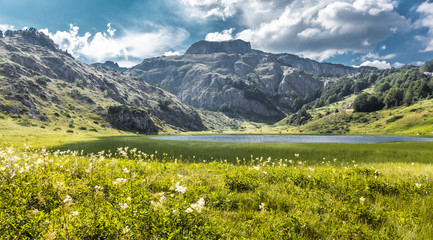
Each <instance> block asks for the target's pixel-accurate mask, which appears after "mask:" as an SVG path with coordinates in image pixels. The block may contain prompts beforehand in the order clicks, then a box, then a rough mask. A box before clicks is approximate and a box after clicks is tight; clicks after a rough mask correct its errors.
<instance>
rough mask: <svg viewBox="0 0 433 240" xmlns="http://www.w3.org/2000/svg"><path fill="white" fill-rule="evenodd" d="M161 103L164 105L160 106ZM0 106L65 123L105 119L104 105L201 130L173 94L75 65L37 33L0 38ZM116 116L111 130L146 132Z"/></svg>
mask: <svg viewBox="0 0 433 240" xmlns="http://www.w3.org/2000/svg"><path fill="white" fill-rule="evenodd" d="M166 99H169V100H170V104H169V106H168V107H166V108H162V107H161V104H160V102H163V101H164V100H166ZM0 105H1V106H0V108H1V109H5V110H7V111H8V112H10V113H19V114H25V115H27V116H29V117H31V118H39V119H45V120H47V121H51V120H52V121H55V120H56V119H59V121H60V119H61V118H62V117H63V116H68V117H67V118H69V119H68V121H74V119H73V118H72V117H71V116H77V117H78V118H80V119H81V118H82V117H83V116H88V117H89V116H91V117H92V118H94V119H100V118H103V119H105V120H109V118H110V117H109V116H110V114H108V107H109V106H113V105H123V106H124V107H128V108H131V107H133V108H134V109H138V110H137V111H143V112H147V113H149V116H150V118H151V119H152V121H153V122H155V123H156V124H157V125H158V126H159V127H162V126H172V127H173V128H176V129H180V130H204V129H205V126H204V125H203V123H202V121H201V118H200V116H199V114H198V113H197V112H196V111H195V110H194V109H192V108H191V107H188V106H186V105H185V104H183V103H182V102H181V101H179V99H177V98H176V96H174V95H173V94H171V93H169V92H167V91H164V90H162V89H160V88H157V87H155V86H151V85H149V84H147V83H146V82H144V81H142V80H140V79H138V78H136V77H132V76H129V75H126V74H123V73H122V72H118V71H115V70H112V69H108V68H105V69H102V68H101V69H96V68H94V67H91V66H89V65H86V64H84V63H81V62H79V61H76V60H75V59H74V58H73V57H72V56H71V55H69V54H68V53H66V52H62V51H60V50H59V49H58V48H57V46H56V45H55V44H54V43H53V42H52V41H51V40H50V39H49V38H48V37H47V36H45V35H43V33H40V32H37V31H18V32H9V33H8V36H6V37H5V38H1V39H0ZM134 113H135V112H134ZM122 114H123V115H122V117H121V118H119V119H124V120H125V121H124V122H123V124H124V126H123V127H122V122H119V121H115V122H114V121H112V122H113V123H115V124H113V126H115V127H118V128H120V129H127V128H130V129H133V127H131V126H135V127H134V128H135V129H136V130H138V131H140V132H141V131H144V132H145V131H147V130H145V129H146V128H145V127H144V125H140V124H139V123H138V122H137V121H138V120H140V119H141V120H143V121H144V120H145V121H147V120H148V119H147V118H140V117H137V116H136V115H131V114H132V113H131V111H129V112H128V111H126V110H125V111H122ZM96 115H98V116H96ZM80 116H81V117H80ZM119 116H120V115H119ZM111 119H112V120H113V118H111ZM75 121H77V120H75ZM80 121H81V120H80ZM143 124H145V125H146V126H151V125H149V124H150V122H147V123H143ZM150 129H152V127H151V128H150Z"/></svg>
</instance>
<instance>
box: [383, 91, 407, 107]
mask: <svg viewBox="0 0 433 240" xmlns="http://www.w3.org/2000/svg"><path fill="white" fill-rule="evenodd" d="M383 102H384V103H385V107H386V108H392V107H397V106H400V105H401V104H402V102H403V92H402V91H401V90H400V89H398V88H391V89H390V90H388V91H387V92H386V94H385V98H384V100H383Z"/></svg>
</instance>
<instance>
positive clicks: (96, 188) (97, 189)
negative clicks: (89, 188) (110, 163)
mask: <svg viewBox="0 0 433 240" xmlns="http://www.w3.org/2000/svg"><path fill="white" fill-rule="evenodd" d="M95 190H96V191H102V190H104V188H103V187H101V186H98V185H96V186H95Z"/></svg>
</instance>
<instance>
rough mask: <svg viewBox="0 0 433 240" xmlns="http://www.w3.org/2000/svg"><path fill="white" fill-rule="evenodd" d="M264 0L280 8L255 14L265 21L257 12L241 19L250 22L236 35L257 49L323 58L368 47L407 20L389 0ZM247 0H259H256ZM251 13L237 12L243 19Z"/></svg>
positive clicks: (252, 12) (364, 50) (366, 49)
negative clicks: (283, 0) (274, 11)
mask: <svg viewBox="0 0 433 240" xmlns="http://www.w3.org/2000/svg"><path fill="white" fill-rule="evenodd" d="M270 2H272V3H273V4H274V5H275V6H278V7H279V9H280V10H279V11H280V14H278V15H275V14H274V15H273V16H272V12H269V14H266V13H263V14H262V15H259V17H257V18H262V20H265V22H263V21H262V22H261V21H259V19H257V18H256V21H246V23H249V24H251V25H249V26H248V28H247V29H246V30H244V31H242V32H240V33H238V34H237V35H236V38H239V39H243V40H246V41H250V42H251V43H252V46H253V47H254V48H258V49H261V50H265V51H270V52H293V53H296V54H300V55H303V56H306V57H310V58H314V59H319V60H324V59H327V58H329V57H331V56H334V55H336V54H341V53H347V52H366V51H369V50H372V49H373V48H374V47H375V46H376V45H377V44H378V43H380V42H381V41H383V40H385V39H386V38H388V37H389V36H390V35H391V34H393V33H394V31H396V29H404V28H406V27H407V26H408V20H407V19H405V18H404V17H402V16H400V15H399V14H398V13H397V12H396V10H395V7H396V6H397V5H396V2H395V1H392V0H377V1H372V0H339V1H335V0H311V1H303V0H291V1H286V3H285V5H284V7H282V6H281V5H278V4H281V2H282V1H277V0H274V1H270ZM253 3H260V4H262V5H264V4H265V3H264V1H260V0H254V1H253ZM260 4H259V5H260ZM250 8H251V5H250ZM257 11H258V10H257ZM277 12H278V11H277ZM254 14H255V11H249V12H246V11H245V12H243V15H244V18H246V19H248V18H251V17H254Z"/></svg>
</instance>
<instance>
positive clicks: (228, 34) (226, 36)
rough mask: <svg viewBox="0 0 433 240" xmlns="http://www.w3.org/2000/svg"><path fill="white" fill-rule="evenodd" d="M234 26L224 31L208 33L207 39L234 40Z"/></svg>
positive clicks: (216, 40) (218, 40) (215, 40)
mask: <svg viewBox="0 0 433 240" xmlns="http://www.w3.org/2000/svg"><path fill="white" fill-rule="evenodd" d="M234 30H235V29H234V28H230V29H226V30H223V31H222V32H214V33H208V34H207V35H206V37H205V40H206V41H213V42H221V41H229V40H233V36H232V34H233V31H234Z"/></svg>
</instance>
